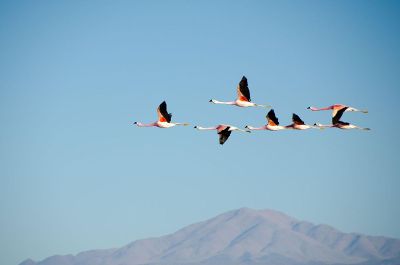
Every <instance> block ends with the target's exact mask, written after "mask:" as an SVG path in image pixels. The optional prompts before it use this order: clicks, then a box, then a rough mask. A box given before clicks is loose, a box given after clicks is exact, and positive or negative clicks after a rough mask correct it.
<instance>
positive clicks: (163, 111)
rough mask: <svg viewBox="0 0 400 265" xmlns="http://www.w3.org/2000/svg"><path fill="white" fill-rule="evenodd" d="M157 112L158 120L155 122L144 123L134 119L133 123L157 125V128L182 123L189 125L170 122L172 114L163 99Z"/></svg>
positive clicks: (139, 125) (149, 125)
mask: <svg viewBox="0 0 400 265" xmlns="http://www.w3.org/2000/svg"><path fill="white" fill-rule="evenodd" d="M157 114H158V121H156V122H153V123H150V124H144V123H141V122H136V121H135V122H134V123H133V124H136V125H137V126H138V127H158V128H170V127H174V126H176V125H183V126H187V125H189V123H178V122H171V117H172V114H171V113H168V111H167V103H166V102H165V101H163V102H162V103H161V104H160V106H158V108H157Z"/></svg>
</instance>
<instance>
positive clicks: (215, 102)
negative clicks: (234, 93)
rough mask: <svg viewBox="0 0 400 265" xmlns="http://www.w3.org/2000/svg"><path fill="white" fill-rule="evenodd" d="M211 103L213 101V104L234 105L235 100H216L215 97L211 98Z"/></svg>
mask: <svg viewBox="0 0 400 265" xmlns="http://www.w3.org/2000/svg"><path fill="white" fill-rule="evenodd" d="M212 103H214V104H224V105H236V102H235V101H218V100H215V99H213V100H212Z"/></svg>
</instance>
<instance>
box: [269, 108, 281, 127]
mask: <svg viewBox="0 0 400 265" xmlns="http://www.w3.org/2000/svg"><path fill="white" fill-rule="evenodd" d="M267 121H268V124H269V125H271V126H277V125H279V121H278V118H277V117H276V116H275V111H274V110H273V109H271V110H270V111H269V112H268V114H267Z"/></svg>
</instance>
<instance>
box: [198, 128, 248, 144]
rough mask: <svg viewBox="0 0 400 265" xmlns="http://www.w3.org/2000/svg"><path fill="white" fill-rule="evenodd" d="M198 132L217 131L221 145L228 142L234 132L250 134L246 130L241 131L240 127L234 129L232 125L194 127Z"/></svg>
mask: <svg viewBox="0 0 400 265" xmlns="http://www.w3.org/2000/svg"><path fill="white" fill-rule="evenodd" d="M194 128H195V129H197V130H217V132H218V134H219V144H221V145H223V144H224V143H225V142H226V140H228V138H229V136H230V135H231V133H232V131H239V132H248V133H249V132H250V131H246V130H241V129H239V128H238V127H234V126H232V125H226V124H220V125H217V126H214V127H201V126H194Z"/></svg>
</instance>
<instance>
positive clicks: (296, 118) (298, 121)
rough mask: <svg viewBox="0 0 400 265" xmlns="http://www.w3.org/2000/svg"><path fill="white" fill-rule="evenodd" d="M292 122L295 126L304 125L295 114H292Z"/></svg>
mask: <svg viewBox="0 0 400 265" xmlns="http://www.w3.org/2000/svg"><path fill="white" fill-rule="evenodd" d="M292 120H293V122H294V123H295V124H297V125H304V121H302V119H300V117H299V116H298V115H297V114H295V113H293V117H292Z"/></svg>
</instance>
